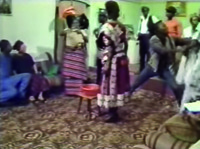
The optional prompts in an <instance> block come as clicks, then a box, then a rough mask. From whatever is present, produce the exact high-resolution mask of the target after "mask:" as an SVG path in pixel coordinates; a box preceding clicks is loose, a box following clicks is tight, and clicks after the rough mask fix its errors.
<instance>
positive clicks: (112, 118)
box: [105, 114, 120, 123]
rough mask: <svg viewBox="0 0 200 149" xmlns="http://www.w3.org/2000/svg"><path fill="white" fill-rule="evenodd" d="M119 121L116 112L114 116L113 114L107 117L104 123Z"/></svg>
mask: <svg viewBox="0 0 200 149" xmlns="http://www.w3.org/2000/svg"><path fill="white" fill-rule="evenodd" d="M119 121H120V119H119V116H118V114H116V115H115V116H114V115H113V116H111V117H110V118H108V119H107V120H105V122H106V123H117V122H119Z"/></svg>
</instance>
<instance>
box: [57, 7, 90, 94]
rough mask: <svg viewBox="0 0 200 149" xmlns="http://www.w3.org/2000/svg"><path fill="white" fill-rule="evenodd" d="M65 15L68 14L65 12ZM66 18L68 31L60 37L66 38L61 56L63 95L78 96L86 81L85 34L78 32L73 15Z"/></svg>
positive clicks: (78, 24)
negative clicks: (63, 83) (63, 82)
mask: <svg viewBox="0 0 200 149" xmlns="http://www.w3.org/2000/svg"><path fill="white" fill-rule="evenodd" d="M65 13H68V12H67V10H66V11H65ZM69 13H70V14H69V15H68V16H67V17H66V21H67V25H68V29H66V30H64V31H63V33H62V34H61V35H64V36H65V37H66V45H65V49H64V54H63V55H64V56H63V68H62V75H63V77H64V81H65V94H66V95H78V94H79V93H80V88H81V86H82V84H83V82H84V81H86V80H87V69H86V42H87V37H86V33H85V32H84V31H83V30H80V29H79V27H80V23H79V20H78V17H76V16H75V15H74V14H71V12H69Z"/></svg>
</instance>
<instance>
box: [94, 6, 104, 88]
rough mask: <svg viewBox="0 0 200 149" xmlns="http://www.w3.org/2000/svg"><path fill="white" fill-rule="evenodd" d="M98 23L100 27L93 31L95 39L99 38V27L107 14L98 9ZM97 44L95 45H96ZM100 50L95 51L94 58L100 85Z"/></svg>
mask: <svg viewBox="0 0 200 149" xmlns="http://www.w3.org/2000/svg"><path fill="white" fill-rule="evenodd" d="M98 21H99V23H100V26H99V28H96V29H95V30H94V35H95V37H96V38H98V36H99V32H100V30H101V27H102V26H103V25H104V24H105V23H106V22H107V14H106V11H105V10H104V9H100V10H99V17H98ZM96 44H97V43H96ZM98 47H99V46H98V44H97V48H98ZM101 53H102V52H101V50H100V49H99V48H98V51H97V58H96V65H97V72H96V73H97V82H96V83H97V84H99V85H100V84H101V79H102V77H101V76H102V70H101V68H102V63H101V59H102V54H101Z"/></svg>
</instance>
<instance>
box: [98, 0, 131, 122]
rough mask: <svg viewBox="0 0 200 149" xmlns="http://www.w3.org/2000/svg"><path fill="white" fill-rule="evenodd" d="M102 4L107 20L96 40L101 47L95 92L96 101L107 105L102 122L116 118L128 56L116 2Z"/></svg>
mask: <svg viewBox="0 0 200 149" xmlns="http://www.w3.org/2000/svg"><path fill="white" fill-rule="evenodd" d="M105 6H106V10H107V13H108V19H109V20H108V21H107V23H105V24H104V25H103V26H102V28H101V31H100V33H99V37H98V40H97V42H98V45H99V48H100V49H101V50H102V51H104V54H103V55H104V56H103V58H102V64H103V67H102V71H103V74H102V83H101V93H100V94H98V96H97V98H98V100H97V104H98V105H99V106H100V107H105V108H108V109H109V116H110V117H109V118H108V119H107V120H106V122H117V121H118V120H119V116H118V113H117V110H118V107H121V106H123V105H124V102H125V97H126V96H125V94H126V91H128V89H129V69H128V58H127V56H126V53H125V50H124V46H125V43H127V39H126V28H125V26H124V25H123V24H121V23H120V22H119V21H118V20H117V19H118V17H119V11H120V10H119V6H118V4H117V2H115V1H108V2H106V4H105Z"/></svg>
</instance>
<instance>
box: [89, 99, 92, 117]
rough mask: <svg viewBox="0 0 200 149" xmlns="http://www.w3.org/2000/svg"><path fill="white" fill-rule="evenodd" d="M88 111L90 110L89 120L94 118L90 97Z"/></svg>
mask: <svg viewBox="0 0 200 149" xmlns="http://www.w3.org/2000/svg"><path fill="white" fill-rule="evenodd" d="M88 112H89V120H91V118H92V109H91V100H90V99H88Z"/></svg>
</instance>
